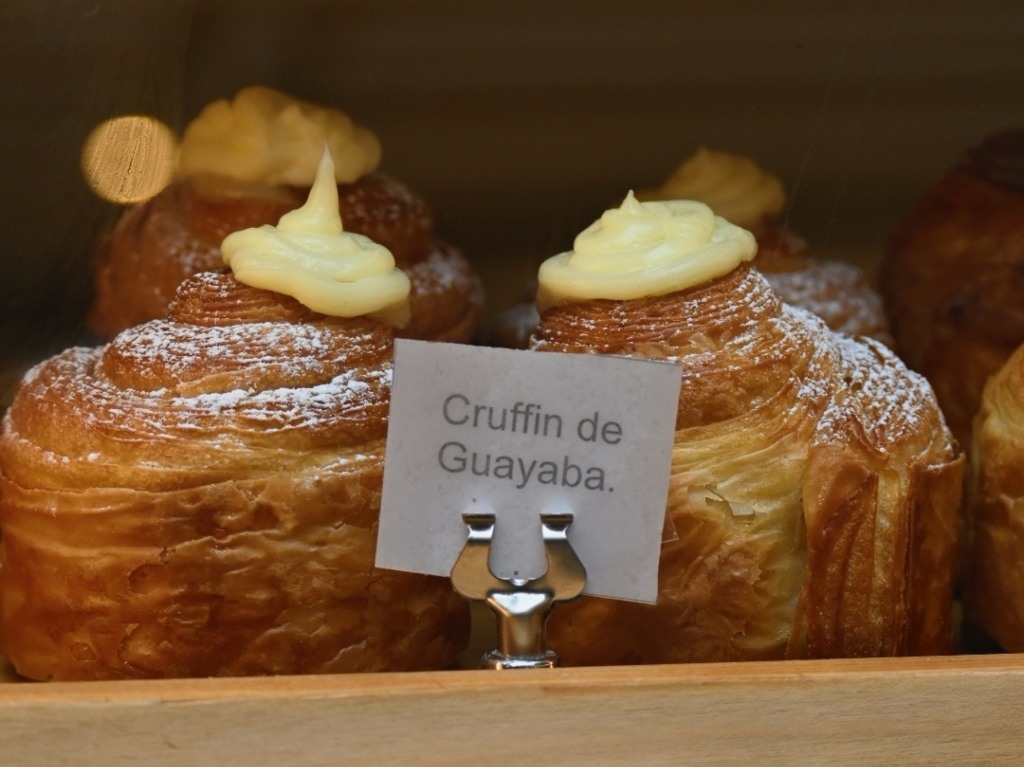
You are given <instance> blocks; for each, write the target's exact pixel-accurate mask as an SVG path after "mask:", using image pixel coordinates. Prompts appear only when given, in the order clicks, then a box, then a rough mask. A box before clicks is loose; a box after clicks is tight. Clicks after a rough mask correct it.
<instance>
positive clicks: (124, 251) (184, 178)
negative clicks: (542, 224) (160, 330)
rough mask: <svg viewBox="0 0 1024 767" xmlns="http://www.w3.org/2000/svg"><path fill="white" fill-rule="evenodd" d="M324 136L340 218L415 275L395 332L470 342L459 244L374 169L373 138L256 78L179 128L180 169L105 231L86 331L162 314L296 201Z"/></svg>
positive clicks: (472, 291) (104, 332) (471, 306)
mask: <svg viewBox="0 0 1024 767" xmlns="http://www.w3.org/2000/svg"><path fill="white" fill-rule="evenodd" d="M325 144H326V145H327V146H328V147H329V149H330V151H331V153H332V156H333V157H334V159H335V176H336V179H337V182H338V197H339V205H340V209H341V213H342V217H343V219H344V221H345V225H346V227H347V228H348V229H349V231H352V232H356V233H359V234H364V235H366V236H368V237H370V238H371V239H373V240H374V241H375V242H379V243H381V244H382V245H384V246H385V247H386V248H388V249H389V250H390V251H391V252H392V254H393V255H394V257H395V260H396V262H397V263H398V266H399V267H400V268H401V269H403V270H405V271H406V272H407V273H408V274H409V276H410V278H411V280H412V291H411V294H410V305H411V321H410V322H409V323H408V324H407V325H406V326H405V327H404V328H403V329H401V331H400V333H401V335H403V336H406V337H410V338H422V339H433V340H444V341H467V340H469V339H471V338H472V337H473V335H474V333H475V332H476V327H477V324H478V323H479V320H480V315H481V312H482V307H483V290H482V284H481V281H480V279H479V277H478V276H477V275H476V273H475V271H474V270H473V268H472V267H471V265H470V264H469V262H468V261H467V260H466V258H465V257H464V256H463V255H462V253H461V252H460V251H459V250H458V249H456V248H455V247H453V246H452V245H450V244H448V243H446V242H444V241H442V240H440V239H438V238H437V237H436V235H435V233H434V229H433V217H432V214H431V211H430V208H429V206H428V205H427V204H426V202H424V201H423V200H422V199H421V198H420V197H418V196H417V195H416V194H414V193H413V192H412V191H411V190H410V189H409V188H408V187H406V186H405V185H404V184H402V183H400V182H399V181H396V180H395V179H393V178H391V177H389V176H386V175H383V174H381V173H380V172H378V171H377V170H376V169H377V166H378V164H379V162H380V158H381V148H380V143H379V141H378V140H377V138H376V137H375V136H374V135H373V134H372V133H371V132H370V131H368V130H367V129H365V128H363V127H361V126H359V125H356V124H355V123H354V122H353V121H352V120H351V119H350V118H349V117H347V116H346V115H344V114H343V113H341V112H338V111H335V110H329V109H325V108H322V107H319V106H315V105H313V104H309V103H306V102H302V101H299V100H296V99H293V98H290V97H288V96H286V95H284V94H282V93H280V92H278V91H275V90H272V89H270V88H263V87H250V88H245V89H243V90H242V91H240V92H239V93H238V95H237V96H236V97H235V98H234V100H232V101H227V100H220V101H215V102H213V103H212V104H210V105H209V106H207V107H206V108H205V109H204V110H203V112H202V113H201V114H200V115H199V116H198V117H197V118H196V119H195V120H194V121H193V122H192V123H191V124H190V125H189V126H188V128H187V129H186V131H185V134H184V137H183V139H182V146H181V150H180V160H179V168H180V174H181V175H180V178H179V179H178V180H177V181H175V182H173V183H172V184H170V185H169V186H168V187H167V188H165V189H164V190H163V191H162V192H161V193H159V194H158V195H156V196H155V197H154V198H152V199H150V200H148V201H146V202H143V203H140V204H138V205H135V206H133V207H131V208H129V209H128V210H126V211H125V213H124V214H123V215H122V216H121V218H120V219H119V220H118V221H117V223H116V224H115V226H114V228H113V230H112V231H111V232H110V234H109V235H108V236H106V237H105V238H104V240H103V242H102V243H101V245H100V248H99V251H98V253H97V259H96V264H95V270H94V284H95V300H94V303H93V306H92V309H91V311H90V314H89V326H90V328H91V329H92V330H94V331H95V332H97V333H98V334H100V335H101V336H103V337H105V338H109V337H111V336H113V335H114V334H115V333H117V332H118V331H119V330H123V329H124V328H127V327H131V326H132V325H136V324H139V323H141V322H145V321H147V320H150V319H156V318H159V317H163V316H165V314H166V311H167V305H168V303H169V302H170V301H171V299H172V298H173V296H174V292H175V290H176V289H177V287H178V284H179V283H180V282H181V281H182V280H184V279H185V278H186V277H188V276H189V275H192V274H195V273H197V272H201V271H207V270H211V269H217V268H219V267H220V243H221V241H222V240H223V239H224V237H226V236H227V235H228V234H229V233H231V232H234V231H237V230H239V229H245V228H248V227H256V226H260V225H262V224H272V223H274V222H276V221H277V220H278V218H280V217H281V215H282V214H284V213H285V212H287V211H289V210H293V209H294V208H297V207H299V206H300V205H301V204H302V203H303V201H304V200H305V197H306V193H307V192H308V190H309V186H310V184H312V181H313V174H314V171H315V169H316V166H317V162H318V161H319V158H320V155H321V154H322V152H323V149H324V146H325Z"/></svg>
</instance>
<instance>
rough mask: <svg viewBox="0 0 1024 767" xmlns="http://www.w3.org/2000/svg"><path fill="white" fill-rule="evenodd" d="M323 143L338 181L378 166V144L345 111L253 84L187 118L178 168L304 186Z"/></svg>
mask: <svg viewBox="0 0 1024 767" xmlns="http://www.w3.org/2000/svg"><path fill="white" fill-rule="evenodd" d="M324 144H326V145H327V147H328V149H330V152H331V156H332V157H333V159H334V174H335V179H336V180H337V181H338V182H339V183H350V182H353V181H356V180H357V179H359V178H360V177H362V176H364V175H366V174H367V173H370V172H372V171H373V170H375V169H376V168H377V166H378V165H379V164H380V158H381V146H380V141H379V140H378V139H377V137H376V136H375V135H374V134H373V133H372V132H370V131H369V130H368V129H366V128H364V127H362V126H360V125H357V124H356V123H355V122H354V121H353V120H352V119H351V118H350V117H349V116H348V115H346V114H344V113H342V112H339V111H337V110H334V109H326V108H324V107H320V106H317V105H315V104H310V103H307V102H305V101H299V100H298V99H293V98H291V97H290V96H287V95H285V94H284V93H281V92H280V91H276V90H273V89H272V88H265V87H262V86H252V87H249V88H244V89H242V90H241V91H239V92H238V94H237V95H236V96H235V98H234V100H233V101H228V100H227V99H220V100H218V101H214V102H212V103H211V104H209V105H207V106H206V108H204V109H203V111H202V112H200V114H199V116H198V117H196V119H195V120H193V121H192V122H191V123H189V125H188V127H186V129H185V135H184V136H183V137H182V141H181V148H180V150H179V154H178V168H179V170H180V171H181V173H182V174H184V175H185V176H195V175H199V174H204V173H213V174H218V175H222V176H229V177H231V178H235V179H240V180H243V181H256V182H262V183H266V184H289V185H292V186H309V185H310V184H312V183H313V179H314V177H315V176H316V172H317V165H318V163H319V161H320V154H321V152H322V151H323V147H324Z"/></svg>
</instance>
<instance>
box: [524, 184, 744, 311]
mask: <svg viewBox="0 0 1024 767" xmlns="http://www.w3.org/2000/svg"><path fill="white" fill-rule="evenodd" d="M756 252H757V243H756V242H755V240H754V237H753V235H752V234H750V233H749V232H747V231H746V230H744V229H741V228H740V227H738V226H735V225H733V224H731V223H729V222H728V221H726V220H725V219H724V218H722V217H720V216H716V215H715V214H714V212H713V211H712V210H711V208H710V207H708V206H707V205H705V204H704V203H701V202H694V201H689V200H667V201H664V202H639V201H638V200H637V199H636V197H634V195H633V193H632V192H630V193H629V194H628V195H627V196H626V199H625V201H624V202H623V203H622V205H621V206H620V207H618V208H613V209H611V210H608V211H605V213H604V215H602V216H601V218H600V219H598V220H597V221H595V222H594V223H593V224H591V225H590V226H589V227H587V228H586V229H584V230H583V231H582V232H581V233H580V234H579V235H578V236H577V237H576V240H575V242H574V244H573V250H571V251H569V252H567V253H561V254H559V255H557V256H553V257H552V258H549V259H548V260H547V261H545V262H544V263H543V264H541V267H540V270H539V272H538V275H537V280H538V291H537V308H538V309H539V310H540V311H544V310H545V309H547V308H549V307H551V306H555V305H558V304H565V303H573V302H578V301H589V300H593V299H598V298H607V299H613V300H619V301H626V300H631V299H636V298H642V297H644V296H660V295H666V294H668V293H674V292H676V291H678V290H683V289H684V288H689V287H693V286H695V285H700V284H701V283H703V282H706V281H708V280H711V279H714V278H715V277H721V276H722V275H724V274H728V273H729V272H730V271H732V270H733V269H735V268H736V267H737V266H738V265H739V264H741V263H742V262H744V261H750V260H751V259H752V258H753V257H754V255H755V253H756Z"/></svg>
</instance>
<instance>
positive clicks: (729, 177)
mask: <svg viewBox="0 0 1024 767" xmlns="http://www.w3.org/2000/svg"><path fill="white" fill-rule="evenodd" d="M637 199H640V200H700V201H701V202H703V203H705V204H706V205H709V206H711V209H712V210H713V211H715V213H717V214H718V215H719V216H721V217H722V218H724V219H726V220H728V221H731V222H732V223H734V224H736V225H737V226H742V227H743V228H744V229H749V230H751V231H753V232H755V233H756V232H759V231H760V229H761V227H762V226H763V225H764V221H765V219H766V218H774V217H775V216H777V215H779V213H781V212H782V209H783V208H784V207H785V204H786V192H785V189H784V188H783V186H782V182H781V181H780V180H779V179H778V178H777V177H775V176H773V175H772V174H771V173H768V172H767V171H765V170H764V169H763V168H761V167H760V166H759V165H758V164H757V163H755V162H754V161H753V160H751V159H749V158H747V157H743V156H741V155H737V154H730V153H728V152H716V151H712V150H708V149H699V150H697V153H696V154H694V155H693V157H691V158H689V159H688V160H686V161H685V162H684V163H683V164H682V165H680V166H679V167H678V168H677V169H676V170H675V172H674V173H673V174H672V175H671V176H669V177H668V178H667V179H666V180H665V182H664V183H663V184H662V185H661V186H660V187H657V188H656V189H646V190H642V191H640V192H638V193H637Z"/></svg>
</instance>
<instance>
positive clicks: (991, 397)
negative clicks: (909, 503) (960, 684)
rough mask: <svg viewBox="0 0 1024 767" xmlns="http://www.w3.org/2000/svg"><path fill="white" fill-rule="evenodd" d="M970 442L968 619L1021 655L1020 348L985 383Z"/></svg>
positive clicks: (1023, 457) (1023, 367)
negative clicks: (971, 441) (970, 537)
mask: <svg viewBox="0 0 1024 767" xmlns="http://www.w3.org/2000/svg"><path fill="white" fill-rule="evenodd" d="M973 440H974V441H973V447H972V451H971V472H970V481H969V486H968V498H969V501H970V503H969V506H968V508H969V514H970V516H971V530H972V540H971V551H970V560H969V565H968V577H967V600H966V602H967V605H968V617H969V619H970V620H971V621H973V622H974V623H976V624H977V625H978V626H980V627H981V628H982V629H983V630H984V631H985V633H986V634H987V635H989V636H990V637H992V638H993V639H994V640H995V641H996V642H998V644H999V645H1000V646H1001V647H1002V648H1003V649H1004V650H1006V651H1007V652H1024V345H1022V346H1019V347H1018V348H1017V350H1016V351H1015V352H1014V353H1013V354H1012V355H1010V357H1009V359H1008V360H1007V361H1006V362H1005V363H1004V364H1003V366H1002V367H1001V368H1000V369H999V370H998V371H996V373H995V374H993V375H992V376H991V377H990V378H989V379H988V383H987V384H986V386H985V388H984V390H983V393H982V397H981V401H980V407H979V411H978V415H977V416H976V418H975V420H974V428H973Z"/></svg>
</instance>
